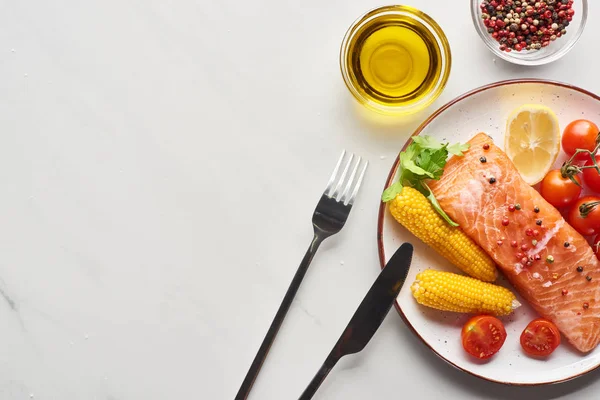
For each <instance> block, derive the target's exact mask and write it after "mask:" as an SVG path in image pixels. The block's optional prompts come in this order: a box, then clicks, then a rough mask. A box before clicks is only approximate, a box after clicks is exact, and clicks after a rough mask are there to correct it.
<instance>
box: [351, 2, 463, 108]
mask: <svg viewBox="0 0 600 400" xmlns="http://www.w3.org/2000/svg"><path fill="white" fill-rule="evenodd" d="M389 15H396V16H401V17H404V18H410V19H411V20H412V21H413V22H414V23H415V24H418V25H420V26H421V27H423V28H424V29H426V30H427V31H428V32H429V33H430V34H431V36H433V38H434V39H435V43H434V46H435V47H437V49H438V50H439V53H440V69H441V73H440V74H439V78H438V79H437V80H436V82H435V83H434V85H433V88H432V90H430V91H429V92H428V93H427V95H426V96H424V97H423V98H421V99H420V100H419V101H418V102H413V103H409V104H405V105H402V104H396V105H384V104H380V103H377V102H375V101H373V100H372V99H370V98H368V97H366V96H364V95H362V94H361V91H360V90H358V89H357V88H356V87H355V86H354V83H353V81H352V79H351V77H350V75H351V74H352V73H353V71H352V70H351V68H349V66H348V60H349V57H351V56H352V55H351V54H350V44H351V43H352V41H353V39H354V37H355V36H356V35H357V34H359V32H361V30H362V29H364V28H365V27H366V26H369V25H371V24H373V23H374V21H376V20H379V19H380V18H385V17H386V16H389ZM451 64H452V57H451V53H450V44H449V43H448V39H447V38H446V35H445V34H444V32H443V31H442V28H440V26H439V25H438V24H437V23H436V22H435V21H434V20H433V19H432V18H431V17H430V16H429V15H427V14H425V13H424V12H422V11H419V10H417V9H416V8H413V7H409V6H403V5H393V6H384V7H379V8H376V9H374V10H371V11H369V12H367V13H366V14H364V15H362V16H361V17H359V18H358V19H357V20H356V21H354V23H352V25H351V26H350V28H348V31H347V32H346V35H345V36H344V39H343V41H342V46H341V49H340V68H341V72H342V77H343V78H344V82H345V83H346V86H347V87H348V90H350V93H352V95H353V96H354V98H355V99H356V100H357V101H358V102H359V103H361V104H362V105H364V106H365V107H367V108H368V109H371V110H373V111H376V112H378V113H381V114H386V115H406V114H412V113H415V112H417V111H420V110H422V109H424V108H425V107H427V106H429V105H430V104H431V103H433V101H434V100H435V99H437V98H438V97H439V95H440V94H441V92H442V90H443V89H444V87H445V86H446V83H447V82H448V77H449V76H450V67H451Z"/></svg>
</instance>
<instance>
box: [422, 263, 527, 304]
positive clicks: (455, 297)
mask: <svg viewBox="0 0 600 400" xmlns="http://www.w3.org/2000/svg"><path fill="white" fill-rule="evenodd" d="M410 290H411V291H412V294H413V296H414V298H415V299H416V300H417V302H418V303H419V304H422V305H424V306H428V307H432V308H435V309H438V310H444V311H454V312H460V313H472V314H483V313H485V314H492V315H497V316H501V315H508V314H510V313H512V312H513V310H514V309H516V308H517V307H519V306H520V305H521V304H520V303H519V302H518V301H517V299H516V297H515V295H514V294H513V293H512V292H511V291H510V290H508V289H506V288H503V287H502V286H497V285H494V284H491V283H486V282H481V281H479V280H477V279H473V278H469V277H468V276H463V275H458V274H453V273H451V272H442V271H435V270H432V269H428V270H426V271H423V272H421V273H419V274H417V279H416V280H415V282H414V283H413V284H412V285H411V287H410Z"/></svg>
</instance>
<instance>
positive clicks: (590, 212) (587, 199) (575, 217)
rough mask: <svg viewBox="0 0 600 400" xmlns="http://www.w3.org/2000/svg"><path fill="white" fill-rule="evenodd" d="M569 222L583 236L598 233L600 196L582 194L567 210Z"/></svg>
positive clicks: (599, 229) (599, 225)
mask: <svg viewBox="0 0 600 400" xmlns="http://www.w3.org/2000/svg"><path fill="white" fill-rule="evenodd" d="M568 220H569V224H570V225H571V226H572V227H573V228H575V230H576V231H577V232H579V233H581V234H582V235H583V236H588V235H596V234H598V233H600V197H596V196H584V197H582V198H580V199H579V200H577V201H576V202H575V204H573V207H571V209H570V210H569V215H568Z"/></svg>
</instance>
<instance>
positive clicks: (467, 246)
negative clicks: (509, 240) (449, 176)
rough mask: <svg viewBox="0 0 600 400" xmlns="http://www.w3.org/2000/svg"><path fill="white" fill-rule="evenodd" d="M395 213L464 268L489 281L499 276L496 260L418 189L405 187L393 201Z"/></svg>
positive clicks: (413, 231)
mask: <svg viewBox="0 0 600 400" xmlns="http://www.w3.org/2000/svg"><path fill="white" fill-rule="evenodd" d="M389 210H390V213H391V214H392V216H393V217H394V218H395V219H396V221H398V222H399V223H400V224H402V225H403V226H404V227H405V228H406V229H408V230H409V231H410V232H411V233H412V234H413V235H415V236H416V237H418V238H419V239H421V240H422V241H423V242H424V243H425V244H427V245H428V246H430V247H431V248H433V249H434V250H436V251H437V252H438V253H440V254H441V255H442V256H443V257H445V258H446V259H448V261H450V262H451V263H452V264H454V265H456V266H457V267H458V268H460V269H461V270H462V271H464V272H466V273H467V274H469V275H471V276H472V277H474V278H477V279H480V280H482V281H486V282H493V281H495V280H496V276H497V271H496V266H495V265H494V261H492V259H491V258H490V256H488V255H487V254H486V253H485V252H484V251H483V250H482V249H481V248H480V247H479V246H478V245H477V244H475V242H473V240H471V238H469V237H468V236H467V235H465V234H464V232H463V231H462V230H461V229H460V228H458V227H453V226H450V225H449V224H448V223H447V222H446V221H444V219H443V218H442V217H441V216H440V215H439V214H438V213H437V212H436V211H435V210H434V208H433V206H432V205H431V203H430V202H429V200H427V198H426V197H425V196H424V195H423V194H421V192H419V191H418V190H416V189H413V188H411V187H403V188H402V191H401V192H400V194H398V195H397V196H396V197H395V198H394V199H393V200H392V201H390V202H389Z"/></svg>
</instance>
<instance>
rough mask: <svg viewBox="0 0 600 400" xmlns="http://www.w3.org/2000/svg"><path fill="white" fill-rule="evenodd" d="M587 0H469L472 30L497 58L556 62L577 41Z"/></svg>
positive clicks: (531, 62) (585, 11)
mask: <svg viewBox="0 0 600 400" xmlns="http://www.w3.org/2000/svg"><path fill="white" fill-rule="evenodd" d="M587 14H588V2H587V0H544V1H541V0H471V15H472V17H473V23H474V24H475V29H476V30H477V33H479V36H480V37H481V39H482V40H483V42H484V43H485V44H486V45H487V47H488V48H489V49H490V50H491V51H492V52H493V53H494V54H496V55H497V56H498V57H500V58H502V59H504V60H507V61H509V62H511V63H514V64H521V65H542V64H547V63H550V62H552V61H556V60H558V59H559V58H561V57H562V56H564V55H565V54H567V53H568V52H569V50H571V49H572V48H573V46H575V43H577V41H578V40H579V37H580V36H581V34H582V32H583V29H584V27H585V23H586V21H587Z"/></svg>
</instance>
